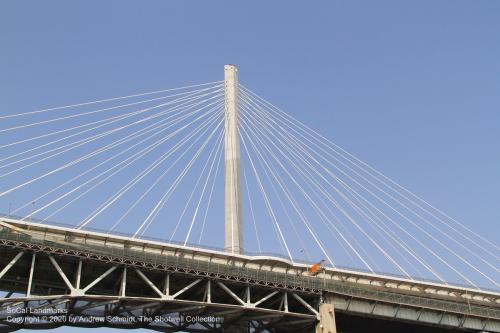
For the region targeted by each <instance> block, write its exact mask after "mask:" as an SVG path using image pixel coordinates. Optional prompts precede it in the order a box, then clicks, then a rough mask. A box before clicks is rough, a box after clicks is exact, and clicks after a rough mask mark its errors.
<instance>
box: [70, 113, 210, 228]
mask: <svg viewBox="0 0 500 333" xmlns="http://www.w3.org/2000/svg"><path fill="white" fill-rule="evenodd" d="M213 119H215V118H214V117H211V118H209V119H207V120H205V122H204V123H202V124H201V125H199V126H198V128H197V129H198V130H199V129H201V128H203V127H206V126H208V125H209V124H211V123H212V122H213ZM196 133H197V131H196V132H195V133H194V134H196ZM194 134H193V135H194ZM181 142H182V143H178V144H176V145H175V146H173V147H172V148H171V149H170V150H169V151H168V152H166V153H165V154H163V155H162V156H161V157H160V158H159V159H157V160H156V161H155V162H154V163H153V164H151V165H150V166H149V167H148V168H146V169H145V170H143V171H142V172H141V173H139V175H137V176H136V177H135V178H134V179H132V180H131V181H130V182H129V183H127V184H126V185H125V186H123V187H122V188H121V189H119V190H118V191H117V192H116V193H115V194H114V195H113V196H112V197H111V198H109V199H108V200H107V201H106V202H104V203H103V204H101V206H99V207H98V208H97V209H96V210H94V211H93V212H92V213H91V214H89V215H88V216H87V217H86V218H85V219H84V220H83V221H82V222H81V223H80V224H79V225H78V229H81V228H83V227H85V226H86V225H87V224H89V223H90V222H92V221H93V220H94V219H95V218H96V217H97V216H98V215H99V214H101V213H102V212H103V211H104V210H106V209H107V208H108V207H109V206H111V205H112V204H113V203H114V202H116V200H118V199H119V198H120V197H122V196H123V195H124V194H125V193H127V192H128V191H129V190H130V189H131V188H132V187H133V186H134V185H135V184H137V183H138V182H139V181H141V180H142V179H143V178H144V177H146V176H147V175H148V174H149V173H150V172H152V171H153V170H154V169H156V168H157V167H158V166H159V165H160V164H161V163H163V162H164V161H165V160H166V159H167V158H168V157H170V156H171V155H172V154H173V153H174V152H175V151H177V150H178V149H179V147H181V146H182V145H183V144H184V143H185V142H187V139H183V140H182V141H181ZM172 167H173V165H171V166H170V168H172ZM170 168H169V169H167V170H170Z"/></svg>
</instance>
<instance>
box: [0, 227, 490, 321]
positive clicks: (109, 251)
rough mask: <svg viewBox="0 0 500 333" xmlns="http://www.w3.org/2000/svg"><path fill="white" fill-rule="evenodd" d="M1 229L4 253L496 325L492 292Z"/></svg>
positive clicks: (92, 235)
mask: <svg viewBox="0 0 500 333" xmlns="http://www.w3.org/2000/svg"><path fill="white" fill-rule="evenodd" d="M0 227H1V229H0V242H1V243H0V245H1V246H3V247H9V248H18V249H24V250H28V251H41V252H45V253H52V254H58V255H63V256H72V257H80V258H85V259H91V260H97V261H101V262H109V263H114V264H117V263H118V264H123V265H135V266H138V267H142V268H146V269H149V270H153V271H154V270H163V271H175V272H178V273H182V274H188V275H192V276H205V277H206V276H209V277H213V278H216V279H220V280H222V281H224V280H226V281H233V282H240V283H244V284H253V285H256V286H264V287H268V288H273V289H280V290H289V291H291V292H296V293H300V294H304V295H318V297H319V296H320V295H323V296H325V295H340V296H345V297H350V298H354V299H357V300H365V301H368V302H375V303H378V302H380V303H384V304H393V305H398V306H401V305H404V306H408V307H412V308H415V309H424V308H425V309H430V310H436V311H443V312H447V313H455V314H460V315H464V316H472V317H477V318H480V319H481V320H490V321H495V322H497V321H499V319H500V294H499V293H497V292H493V291H484V290H476V289H472V288H465V287H460V286H450V285H443V284H437V283H430V282H422V281H413V280H408V279H403V278H396V277H391V276H382V275H377V274H368V273H363V272H356V271H350V270H344V269H333V268H327V269H326V270H325V271H324V272H322V273H321V274H320V275H318V276H316V277H310V276H309V275H308V265H306V264H300V263H291V262H289V261H287V260H284V259H281V258H275V257H271V256H246V255H230V254H228V253H225V252H223V251H216V250H209V249H201V248H194V247H189V246H185V247H183V246H178V245H173V244H168V243H163V242H155V241H145V240H141V239H133V238H129V237H123V236H116V235H109V234H105V233H99V232H91V231H82V230H75V229H71V228H65V227H59V226H51V225H44V224H39V223H31V222H23V221H19V220H13V219H8V218H3V219H1V220H0ZM304 297H305V296H304Z"/></svg>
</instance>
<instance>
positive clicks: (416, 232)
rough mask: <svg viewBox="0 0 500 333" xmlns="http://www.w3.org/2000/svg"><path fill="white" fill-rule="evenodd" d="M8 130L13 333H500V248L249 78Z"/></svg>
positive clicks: (116, 101) (127, 99) (112, 102)
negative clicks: (51, 332) (104, 332)
mask: <svg viewBox="0 0 500 333" xmlns="http://www.w3.org/2000/svg"><path fill="white" fill-rule="evenodd" d="M305 111H307V110H305ZM0 121H1V126H0V135H1V139H0V151H1V154H0V179H1V183H0V184H1V185H0V186H1V187H0V201H1V202H0V205H2V207H3V209H4V211H5V214H4V215H3V216H2V217H1V218H0V247H1V251H2V252H1V253H2V256H1V258H0V261H1V263H0V287H1V290H2V291H3V295H2V298H1V299H0V320H1V323H0V325H1V326H0V327H1V328H0V329H1V330H3V331H13V330H17V329H19V328H51V327H57V326H61V325H74V326H82V327H98V326H110V327H117V328H138V327H142V328H150V329H155V330H159V331H166V332H176V331H185V332H247V331H248V332H266V331H269V332H308V331H310V332H312V331H316V332H336V331H338V332H364V331H367V330H371V331H401V332H411V331H415V332H417V331H418V332H420V331H425V332H448V331H457V332H460V331H464V332H481V331H488V332H500V292H499V287H500V285H499V284H500V283H499V275H500V274H499V260H498V259H499V254H500V251H499V247H498V245H497V244H495V243H494V242H493V241H490V240H488V239H487V238H485V237H483V236H481V235H479V234H477V233H475V232H474V231H473V230H471V229H470V228H468V227H467V226H466V225H464V224H462V223H460V222H459V221H457V220H456V219H454V218H452V217H450V216H448V215H446V214H445V213H444V212H442V211H440V210H439V209H437V208H435V207H433V206H432V205H430V204H429V203H428V202H426V201H424V200H423V199H421V198H420V197H418V196H416V195H415V194H413V193H411V192H410V191H409V190H407V189H406V188H404V187H403V186H401V185H399V184H397V183H396V182H394V181H393V180H391V179H390V178H388V177H387V176H385V175H384V174H383V173H381V172H379V171H377V170H375V169H374V168H373V167H371V166H370V165H368V164H367V163H365V162H363V161H361V160H360V159H358V158H357V157H355V156H353V155H352V154H350V153H348V152H347V151H346V150H344V149H342V148H341V147H339V146H337V145H335V144H334V143H333V142H331V141H330V140H328V139H327V138H325V137H324V136H322V135H320V134H319V133H317V132H316V131H314V130H313V129H312V128H310V127H308V126H306V125H304V124H303V123H301V122H300V121H298V120H297V119H295V118H293V117H291V116H290V115H288V114H287V113H286V112H284V111H283V110H281V109H280V108H278V107H277V106H275V105H274V104H272V103H271V102H269V101H267V100H265V99H264V98H262V97H260V96H259V95H258V94H256V93H255V92H253V91H252V90H250V89H249V88H247V87H245V86H243V85H241V84H240V83H239V82H238V75H237V69H236V67H235V66H232V65H227V66H225V78H224V81H220V82H211V83H206V84H198V85H192V86H187V87H181V88H174V89H167V90H162V91H154V92H148V93H141V94H136V95H130V96H122V97H116V98H110V99H105V100H98V101H92V102H85V103H79V104H74V105H67V106H63V107H56V108H48V109H41V110H36V111H31V112H27V113H19V114H12V113H6V114H2V115H0ZM55 220H57V221H64V223H65V224H58V223H55V222H53V221H55ZM269 253H273V254H269Z"/></svg>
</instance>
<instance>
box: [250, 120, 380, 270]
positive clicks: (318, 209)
mask: <svg viewBox="0 0 500 333" xmlns="http://www.w3.org/2000/svg"><path fill="white" fill-rule="evenodd" d="M247 127H248V128H252V126H247ZM243 130H244V131H245V128H244V127H243ZM253 135H254V137H255V138H256V139H257V140H258V141H260V138H259V135H256V134H255V133H254V134H253ZM247 136H248V137H250V134H247ZM261 144H262V142H261ZM264 147H266V148H267V149H266V150H268V152H269V154H270V155H271V156H272V157H273V159H274V160H275V161H276V163H277V164H278V165H279V166H280V167H281V168H282V169H283V170H284V171H285V173H286V174H287V176H288V177H289V178H290V179H291V180H292V182H293V183H294V184H295V185H296V187H297V188H298V189H299V190H300V192H301V193H302V195H304V197H305V198H306V200H308V202H309V203H310V205H311V206H312V207H313V208H314V209H315V210H316V211H317V212H320V213H321V212H322V211H321V209H320V208H319V207H318V206H317V204H316V203H315V202H314V201H313V200H312V199H311V197H310V196H309V195H308V194H307V193H306V191H304V189H303V188H302V186H301V185H300V184H299V183H298V182H297V180H296V179H295V177H293V175H291V174H290V172H289V171H288V170H287V168H286V167H285V166H284V165H283V164H282V163H281V162H280V161H279V159H278V158H276V156H275V154H274V153H273V152H272V151H270V150H269V149H268V147H267V146H266V145H264ZM262 160H263V161H264V162H265V159H264V158H262ZM265 163H267V162H265ZM268 168H269V169H270V170H272V169H271V168H270V167H268ZM271 172H272V171H271ZM278 183H279V182H278ZM283 191H284V192H285V193H287V191H285V190H284V189H283ZM288 198H289V200H290V201H291V199H290V197H288ZM292 206H293V207H294V209H296V211H297V213H298V215H299V216H301V217H302V218H301V220H302V221H303V223H304V225H305V226H306V227H307V229H308V231H309V233H310V234H311V235H312V236H313V238H314V239H315V241H316V242H317V244H318V247H319V248H320V249H321V251H322V252H323V254H324V255H325V256H326V257H327V259H328V260H329V262H330V264H332V265H333V266H335V264H334V262H333V260H332V259H331V258H330V256H329V255H328V253H327V252H326V250H325V249H324V247H323V245H322V243H321V242H320V241H319V239H318V237H317V235H316V233H315V232H314V231H313V230H312V227H311V226H310V225H309V223H308V222H307V219H305V218H304V217H303V214H302V213H301V212H300V210H298V208H297V205H292ZM319 216H320V217H321V216H323V217H325V218H326V216H324V214H323V213H321V214H320V215H319ZM344 240H345V241H346V243H347V244H348V245H349V246H350V247H351V249H352V250H353V251H354V252H355V253H356V254H357V255H358V257H359V258H360V260H361V261H362V262H363V263H364V264H365V266H366V267H367V268H368V269H369V270H370V271H371V272H373V269H372V268H371V266H370V265H369V264H368V263H367V262H366V261H365V260H364V258H363V257H362V256H361V255H359V253H358V252H357V251H356V249H354V248H352V246H351V245H350V243H349V242H348V241H347V240H346V239H344Z"/></svg>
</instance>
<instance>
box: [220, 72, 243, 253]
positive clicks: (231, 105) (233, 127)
mask: <svg viewBox="0 0 500 333" xmlns="http://www.w3.org/2000/svg"><path fill="white" fill-rule="evenodd" d="M224 89H225V98H224V113H225V126H224V128H225V135H224V152H225V153H224V156H225V158H224V227H225V231H224V249H225V250H226V252H229V253H234V254H239V253H242V251H243V230H242V218H241V208H242V207H241V194H240V137H239V130H238V111H239V110H238V69H237V68H236V66H234V65H225V66H224Z"/></svg>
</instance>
